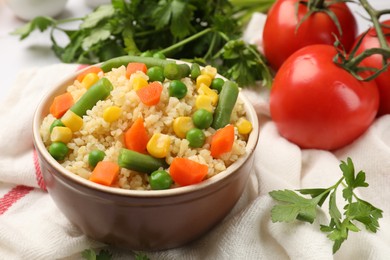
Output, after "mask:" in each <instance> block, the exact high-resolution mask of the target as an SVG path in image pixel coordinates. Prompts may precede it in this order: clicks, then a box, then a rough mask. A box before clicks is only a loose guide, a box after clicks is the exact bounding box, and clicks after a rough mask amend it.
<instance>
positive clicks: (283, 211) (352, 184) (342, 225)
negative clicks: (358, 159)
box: [270, 158, 383, 253]
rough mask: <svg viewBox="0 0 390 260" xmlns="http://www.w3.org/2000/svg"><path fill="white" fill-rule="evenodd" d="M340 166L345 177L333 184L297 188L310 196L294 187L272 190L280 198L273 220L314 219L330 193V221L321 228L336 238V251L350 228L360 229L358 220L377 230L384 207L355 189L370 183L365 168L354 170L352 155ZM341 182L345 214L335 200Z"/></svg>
mask: <svg viewBox="0 0 390 260" xmlns="http://www.w3.org/2000/svg"><path fill="white" fill-rule="evenodd" d="M340 169H341V170H342V172H343V177H341V178H340V179H339V180H338V181H337V182H336V184H334V185H333V186H331V187H329V188H326V189H323V188H319V189H301V190H298V192H299V193H300V194H302V195H310V197H311V198H307V197H305V196H301V195H299V194H298V193H296V192H294V191H292V190H278V191H271V192H270V195H271V197H272V198H273V199H275V200H277V201H279V202H280V204H277V205H275V206H274V207H273V208H272V210H271V219H272V221H273V222H292V221H294V220H295V219H297V220H301V221H305V222H309V223H313V222H314V220H315V218H316V215H317V207H322V205H323V203H324V202H325V200H326V199H327V198H328V197H329V216H330V222H329V224H328V225H321V231H323V232H325V233H328V238H329V239H330V240H332V241H333V242H334V243H333V253H335V252H337V251H338V250H339V249H340V246H341V244H342V243H343V242H344V241H345V240H346V239H347V238H348V233H349V231H352V232H359V231H360V228H359V227H358V223H360V224H362V225H363V226H364V227H365V228H366V229H367V230H368V231H371V232H374V233H376V232H377V231H378V229H379V222H378V220H379V219H380V218H382V217H383V215H382V213H383V211H382V210H380V209H379V208H377V207H375V206H373V205H372V204H370V203H369V202H367V201H364V200H362V199H360V198H359V197H358V196H357V195H356V193H355V190H356V189H357V188H363V187H368V183H367V182H366V174H365V172H363V171H359V172H358V173H357V174H355V168H354V165H353V162H352V160H351V159H350V158H348V159H347V162H344V161H342V162H341V164H340ZM340 185H342V187H343V189H342V196H343V198H344V200H345V206H344V207H343V210H344V212H343V214H342V213H341V212H340V209H339V208H338V206H337V203H336V194H337V189H338V188H339V186H340Z"/></svg>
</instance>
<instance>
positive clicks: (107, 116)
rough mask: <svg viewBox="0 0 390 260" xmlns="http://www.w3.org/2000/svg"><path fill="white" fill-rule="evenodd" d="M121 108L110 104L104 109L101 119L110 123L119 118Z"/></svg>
mask: <svg viewBox="0 0 390 260" xmlns="http://www.w3.org/2000/svg"><path fill="white" fill-rule="evenodd" d="M121 113H122V109H121V108H120V107H117V106H110V107H107V108H106V109H104V111H103V119H104V121H106V122H108V123H112V122H114V121H116V120H118V119H119V117H120V116H121Z"/></svg>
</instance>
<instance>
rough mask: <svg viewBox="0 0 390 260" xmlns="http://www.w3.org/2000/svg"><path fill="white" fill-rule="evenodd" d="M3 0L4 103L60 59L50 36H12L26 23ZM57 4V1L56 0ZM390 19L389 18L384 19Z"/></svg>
mask: <svg viewBox="0 0 390 260" xmlns="http://www.w3.org/2000/svg"><path fill="white" fill-rule="evenodd" d="M5 1H6V0H0V64H1V65H0V73H1V74H0V101H1V100H2V99H3V98H4V97H5V96H6V95H7V93H8V91H9V89H10V88H11V87H12V83H13V82H14V81H15V79H16V77H17V75H18V73H19V71H21V70H23V69H27V68H32V67H42V66H46V65H51V64H55V63H60V60H59V59H58V58H57V57H56V56H55V55H54V53H53V52H52V50H51V41H50V39H49V35H48V33H47V32H46V33H40V32H34V33H33V34H32V35H31V36H30V37H28V38H27V39H25V40H24V41H19V38H18V37H16V36H12V35H10V32H12V31H13V30H14V29H16V28H18V27H20V26H22V25H23V24H24V23H25V22H24V21H22V20H20V19H18V18H17V17H15V15H14V14H13V12H12V11H11V10H10V9H9V7H8V6H7V5H6V3H5ZM53 1H55V0H53ZM370 2H371V4H372V5H373V6H374V7H375V8H377V9H385V8H386V9H390V0H370ZM350 6H351V8H352V9H353V10H354V12H358V13H360V14H364V11H363V10H362V9H360V8H359V7H357V6H356V5H355V4H351V5H350ZM90 11H91V8H90V7H88V6H87V5H86V4H85V1H83V0H68V3H67V5H66V9H65V10H64V12H63V13H62V14H61V15H60V17H63V18H65V17H82V16H84V15H85V14H86V13H89V12H90ZM384 18H387V19H388V18H389V16H387V17H384ZM358 22H359V31H360V32H361V31H363V30H365V29H367V28H368V23H367V22H366V21H365V20H364V19H362V18H361V17H360V16H358Z"/></svg>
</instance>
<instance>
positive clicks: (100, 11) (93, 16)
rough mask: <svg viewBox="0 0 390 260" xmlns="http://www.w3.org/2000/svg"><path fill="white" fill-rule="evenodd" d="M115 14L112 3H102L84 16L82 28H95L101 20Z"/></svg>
mask: <svg viewBox="0 0 390 260" xmlns="http://www.w3.org/2000/svg"><path fill="white" fill-rule="evenodd" d="M114 14H115V9H114V7H113V6H112V5H101V6H99V7H98V8H96V10H95V11H94V12H92V13H90V14H88V15H87V16H86V17H85V18H84V22H83V23H82V24H81V25H80V29H87V28H94V27H95V26H96V25H97V24H98V23H99V22H101V21H103V20H105V19H107V18H110V17H112V16H113V15H114Z"/></svg>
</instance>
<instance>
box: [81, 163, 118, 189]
mask: <svg viewBox="0 0 390 260" xmlns="http://www.w3.org/2000/svg"><path fill="white" fill-rule="evenodd" d="M119 169H120V168H119V165H118V164H116V163H114V162H109V161H100V162H98V164H97V165H96V167H95V168H94V169H93V172H92V174H91V176H89V180H90V181H93V182H96V183H99V184H102V185H106V186H111V185H112V184H113V183H114V182H115V180H116V179H117V178H118V175H119Z"/></svg>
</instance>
